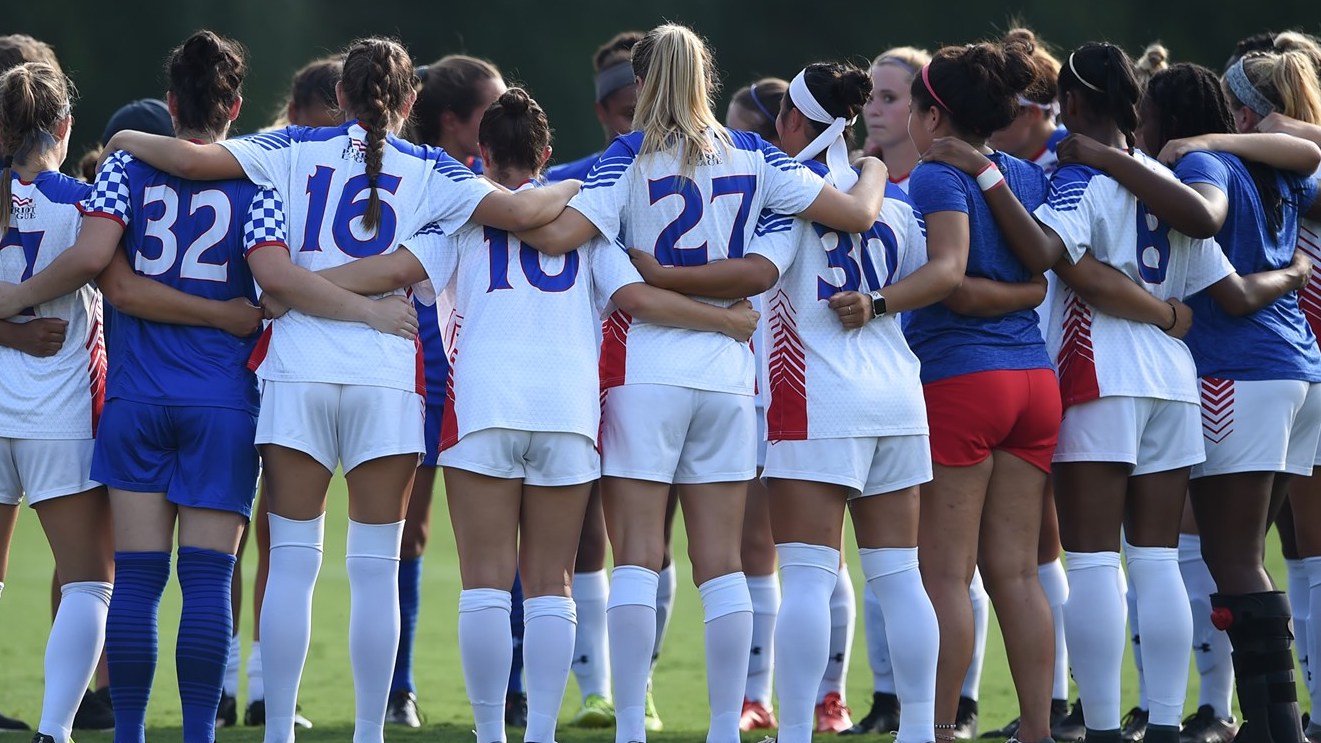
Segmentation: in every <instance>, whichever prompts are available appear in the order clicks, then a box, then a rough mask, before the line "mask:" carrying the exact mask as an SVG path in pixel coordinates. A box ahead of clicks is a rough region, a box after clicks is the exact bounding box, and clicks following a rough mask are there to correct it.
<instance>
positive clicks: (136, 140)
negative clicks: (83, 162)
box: [105, 130, 244, 181]
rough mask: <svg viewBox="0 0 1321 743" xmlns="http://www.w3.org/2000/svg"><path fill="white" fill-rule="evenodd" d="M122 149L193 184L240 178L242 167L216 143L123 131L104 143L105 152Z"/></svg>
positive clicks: (227, 151)
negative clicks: (194, 182) (192, 181)
mask: <svg viewBox="0 0 1321 743" xmlns="http://www.w3.org/2000/svg"><path fill="white" fill-rule="evenodd" d="M115 150H124V151H125V152H127V153H128V154H130V155H132V156H133V157H136V158H137V159H139V160H142V161H143V162H145V163H147V164H148V165H151V166H152V167H154V168H159V169H160V170H164V171H165V172H167V173H171V174H173V175H177V176H179V177H180V178H187V179H189V180H194V181H218V180H224V179H226V178H243V177H244V174H243V166H241V165H239V161H238V160H236V159H235V158H234V156H233V155H232V154H230V152H229V150H227V149H225V148H224V147H221V146H220V145H218V144H196V143H193V142H189V141H187V140H183V139H175V138H174V137H162V136H160V135H158V134H146V133H144V132H135V131H130V130H124V131H122V132H119V133H118V134H116V135H115V136H113V137H111V138H110V141H109V142H106V146H105V151H106V153H112V152H114V151H115Z"/></svg>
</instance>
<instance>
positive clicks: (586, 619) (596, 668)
mask: <svg viewBox="0 0 1321 743" xmlns="http://www.w3.org/2000/svg"><path fill="white" fill-rule="evenodd" d="M609 596H610V579H609V578H607V577H606V574H605V571H604V570H597V571H594V572H591V573H574V574H573V603H574V611H575V612H576V613H577V615H578V624H577V630H576V634H575V635H574V639H573V675H574V676H575V677H576V678H577V679H578V690H579V691H580V692H582V696H583V699H587V697H588V696H590V695H592V694H599V695H601V696H603V697H605V698H606V699H609V698H610V646H609V644H608V642H609V641H608V640H607V635H606V630H605V602H606V599H607V598H608V597H609ZM524 642H526V640H524Z"/></svg>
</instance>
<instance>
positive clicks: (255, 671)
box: [248, 640, 266, 704]
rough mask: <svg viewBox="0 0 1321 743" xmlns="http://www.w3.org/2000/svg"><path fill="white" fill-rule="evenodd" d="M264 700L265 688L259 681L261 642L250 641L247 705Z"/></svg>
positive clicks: (260, 680)
mask: <svg viewBox="0 0 1321 743" xmlns="http://www.w3.org/2000/svg"><path fill="white" fill-rule="evenodd" d="M265 698H266V686H265V685H264V684H263V683H262V679H261V640H253V641H252V649H251V650H249V651H248V704H252V703H253V702H257V701H260V700H262V699H265Z"/></svg>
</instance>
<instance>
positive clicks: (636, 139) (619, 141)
mask: <svg viewBox="0 0 1321 743" xmlns="http://www.w3.org/2000/svg"><path fill="white" fill-rule="evenodd" d="M641 150H642V132H629V133H628V134H621V135H619V136H618V137H615V139H614V141H612V142H611V143H610V146H609V147H606V148H605V152H602V153H601V157H600V158H599V159H597V161H596V162H595V163H594V164H593V165H592V168H591V170H590V171H589V172H588V174H587V178H586V179H585V180H584V181H583V186H582V190H583V191H589V190H591V189H594V188H599V187H602V186H611V185H614V183H615V182H616V181H618V180H619V179H620V178H621V177H623V175H624V173H625V172H627V171H628V169H629V166H631V165H632V164H633V163H634V162H635V161H636V160H637V158H638V152H640V151H641Z"/></svg>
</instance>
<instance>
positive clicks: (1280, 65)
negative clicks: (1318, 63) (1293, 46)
mask: <svg viewBox="0 0 1321 743" xmlns="http://www.w3.org/2000/svg"><path fill="white" fill-rule="evenodd" d="M1243 72H1244V74H1246V75H1247V78H1248V81H1249V82H1251V83H1252V87H1254V88H1256V89H1257V90H1258V91H1260V92H1261V94H1262V95H1263V96H1265V97H1266V99H1267V100H1268V101H1270V102H1271V103H1272V104H1273V105H1274V106H1276V108H1277V109H1278V110H1279V111H1280V113H1282V114H1284V115H1285V116H1288V117H1290V118H1293V119H1298V120H1299V121H1303V122H1306V123H1308V124H1321V84H1318V80H1317V72H1316V67H1315V66H1314V65H1313V64H1312V58H1311V56H1310V55H1309V54H1308V53H1307V52H1304V51H1300V50H1293V51H1287V52H1253V53H1251V54H1248V55H1247V56H1245V57H1243Z"/></svg>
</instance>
